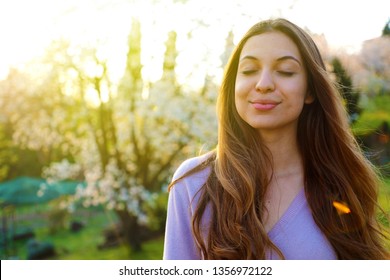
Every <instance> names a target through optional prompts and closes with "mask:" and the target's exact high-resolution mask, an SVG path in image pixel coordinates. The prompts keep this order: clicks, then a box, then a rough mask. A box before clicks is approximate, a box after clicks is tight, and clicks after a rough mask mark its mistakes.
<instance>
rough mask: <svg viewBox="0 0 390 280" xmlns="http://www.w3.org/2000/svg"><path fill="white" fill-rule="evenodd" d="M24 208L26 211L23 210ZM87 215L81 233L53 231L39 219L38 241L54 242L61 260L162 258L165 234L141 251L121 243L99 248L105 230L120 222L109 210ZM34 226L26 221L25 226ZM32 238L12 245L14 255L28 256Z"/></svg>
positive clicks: (146, 243)
mask: <svg viewBox="0 0 390 280" xmlns="http://www.w3.org/2000/svg"><path fill="white" fill-rule="evenodd" d="M23 211H24V210H23ZM83 216H84V217H80V216H78V217H77V220H79V221H80V220H81V221H82V222H83V223H84V225H85V227H84V228H82V229H81V230H80V231H78V232H71V231H70V230H69V227H67V228H64V229H61V230H58V231H57V232H55V233H51V232H50V228H49V227H48V226H47V224H48V221H47V220H46V221H44V220H42V219H38V218H36V219H35V221H34V222H33V223H34V233H35V237H34V239H35V240H36V241H38V242H45V243H47V242H49V243H51V244H53V245H54V248H55V251H56V255H55V256H54V257H50V259H57V260H129V259H134V260H153V259H156V260H159V259H162V251H163V237H160V238H157V239H155V240H151V241H148V242H145V243H144V244H143V245H142V251H141V252H132V251H131V250H130V249H129V248H128V247H127V246H125V245H123V244H122V245H119V246H116V247H112V248H106V249H98V246H99V245H101V244H103V243H104V235H103V230H104V229H106V228H107V227H110V226H111V227H112V226H114V224H115V223H116V217H115V214H114V213H113V212H110V211H106V210H99V211H94V210H91V213H88V210H84V211H83ZM28 226H31V223H30V225H29V224H26V223H24V224H23V227H28ZM27 242H28V240H22V241H17V242H14V244H12V246H11V249H12V250H10V251H11V252H12V254H11V255H10V254H9V257H11V258H17V259H26V258H27V256H28V250H27Z"/></svg>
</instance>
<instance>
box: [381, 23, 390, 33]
mask: <svg viewBox="0 0 390 280" xmlns="http://www.w3.org/2000/svg"><path fill="white" fill-rule="evenodd" d="M382 36H390V19H389V20H388V21H387V23H386V25H385V26H384V27H383V30H382Z"/></svg>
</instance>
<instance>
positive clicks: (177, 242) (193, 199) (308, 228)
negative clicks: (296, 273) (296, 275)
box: [164, 155, 337, 260]
mask: <svg viewBox="0 0 390 280" xmlns="http://www.w3.org/2000/svg"><path fill="white" fill-rule="evenodd" d="M206 157H207V155H203V156H200V157H196V158H191V159H188V160H186V161H185V162H183V163H182V164H181V165H180V167H179V168H178V169H177V171H176V172H175V174H174V176H173V180H175V179H177V178H179V177H180V176H182V175H183V174H184V173H185V172H187V171H188V170H190V169H192V168H193V167H195V166H196V165H198V164H199V163H201V162H202V161H204V160H205V159H206ZM209 172H210V169H205V170H203V171H201V172H198V173H196V174H193V175H191V176H189V177H186V178H184V179H183V180H181V181H179V182H178V183H177V184H175V186H174V187H173V188H172V190H171V191H170V193H169V200H168V216H167V221H166V232H165V244H164V259H166V260H199V259H202V255H201V253H200V251H199V248H198V246H197V245H196V241H195V239H194V236H193V234H192V229H191V220H192V215H193V213H194V211H195V209H196V205H197V202H198V200H199V195H198V194H197V192H198V191H199V189H200V188H201V187H202V185H203V184H204V183H205V181H206V179H207V177H208V175H209ZM210 218H211V211H210V208H208V209H206V211H205V214H204V215H203V218H202V228H204V236H207V227H208V224H209V221H210ZM268 236H269V238H270V239H271V240H272V242H273V243H274V244H275V245H276V246H277V247H278V248H279V249H280V250H281V251H282V253H283V254H284V256H285V258H286V259H290V260H293V259H295V260H321V259H336V258H337V256H336V254H335V252H334V250H333V248H332V246H331V245H330V243H329V242H328V240H327V239H326V237H325V236H324V234H323V233H322V232H321V231H320V229H319V228H318V227H317V225H316V223H315V222H314V220H313V217H312V215H311V212H310V208H309V206H308V203H307V201H306V197H305V193H304V191H303V189H302V191H301V192H300V193H299V194H298V195H297V196H296V197H295V199H294V200H293V202H292V203H291V204H290V206H289V207H288V209H287V210H286V212H285V213H284V214H283V215H282V217H281V218H280V220H279V221H278V222H277V223H276V224H275V226H274V227H273V228H272V229H271V230H270V231H269V232H268ZM278 258H279V257H278V255H277V254H276V252H272V251H270V252H269V253H268V255H267V259H278Z"/></svg>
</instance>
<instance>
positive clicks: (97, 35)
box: [0, 0, 390, 80]
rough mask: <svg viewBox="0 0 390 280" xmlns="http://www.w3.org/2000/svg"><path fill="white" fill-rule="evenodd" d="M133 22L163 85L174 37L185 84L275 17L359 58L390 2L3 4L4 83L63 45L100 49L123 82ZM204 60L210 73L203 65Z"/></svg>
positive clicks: (53, 0) (82, 0) (24, 0)
mask: <svg viewBox="0 0 390 280" xmlns="http://www.w3.org/2000/svg"><path fill="white" fill-rule="evenodd" d="M173 2H175V4H173ZM183 2H186V3H183ZM133 16H136V17H138V18H139V19H140V20H141V23H142V28H143V32H142V35H143V44H144V47H143V51H144V53H143V64H144V65H145V69H146V70H145V75H146V76H148V75H149V79H150V80H153V79H156V78H158V76H159V74H160V73H161V71H159V70H158V69H157V70H156V68H158V67H156V65H157V64H158V63H160V64H161V59H162V54H163V52H164V45H163V44H164V41H165V40H166V38H167V33H168V32H169V31H170V30H175V31H177V32H178V49H179V51H180V55H179V58H178V59H179V61H180V66H179V72H180V73H181V74H182V77H183V79H185V77H188V76H190V75H191V73H193V72H194V71H206V72H207V71H211V72H212V70H210V69H212V67H214V68H217V67H218V63H219V62H220V60H219V59H220V55H221V52H223V50H224V45H225V38H226V36H227V33H228V31H229V30H233V32H234V34H235V38H236V40H237V39H238V38H239V37H240V36H241V35H242V34H243V33H244V32H245V31H246V30H247V29H248V28H249V27H250V26H251V25H252V24H254V23H255V22H257V21H259V20H263V19H267V18H270V17H279V16H281V17H285V18H287V19H289V20H291V21H293V22H295V23H296V24H298V25H299V26H301V27H305V28H308V29H309V30H310V31H311V32H313V33H317V34H324V36H325V38H326V39H327V41H328V44H329V45H330V46H331V47H333V48H336V49H337V48H342V49H345V50H347V51H349V52H358V51H359V48H360V46H361V44H362V42H364V41H365V40H368V39H372V38H375V37H378V36H380V34H381V31H382V29H383V27H384V25H385V23H386V22H387V20H388V19H390V1H383V0H361V1H357V0H326V1H325V0H324V1H315V0H267V1H265V0H226V1H220V0H187V1H183V0H182V1H180V0H160V1H159V0H67V1H64V0H34V1H31V0H0V42H1V44H0V79H2V78H4V77H5V76H6V75H7V73H8V69H9V67H10V66H14V67H21V66H22V65H23V64H24V63H26V62H28V61H31V60H32V59H34V58H36V57H39V56H42V55H43V54H44V51H45V49H46V48H47V47H48V45H49V44H50V42H52V41H53V40H55V39H59V38H65V39H67V40H69V41H71V42H73V43H74V44H80V45H89V46H96V47H97V46H99V48H101V49H102V53H104V54H105V55H106V56H107V57H108V58H109V60H110V61H111V63H112V65H113V67H112V69H116V71H117V72H116V73H115V74H113V75H117V76H118V77H119V76H120V73H121V71H123V66H124V62H125V61H124V55H125V53H126V48H127V35H128V33H129V31H130V27H131V19H132V17H133ZM200 21H201V22H202V24H203V25H199V22H200ZM190 33H191V36H190V37H189V34H190ZM205 58H206V60H208V62H209V63H208V66H207V67H208V68H207V67H206V66H203V65H202V63H199V61H202V59H203V61H204V60H205ZM180 67H181V68H180ZM206 68H207V69H206ZM160 70H161V69H160ZM113 71H115V70H113ZM211 74H213V73H211Z"/></svg>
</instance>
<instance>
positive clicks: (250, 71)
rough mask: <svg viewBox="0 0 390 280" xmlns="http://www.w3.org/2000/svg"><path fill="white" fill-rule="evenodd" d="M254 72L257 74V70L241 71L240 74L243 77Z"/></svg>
mask: <svg viewBox="0 0 390 280" xmlns="http://www.w3.org/2000/svg"><path fill="white" fill-rule="evenodd" d="M256 72H257V70H244V71H241V73H242V74H243V75H251V74H254V73H256Z"/></svg>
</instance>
